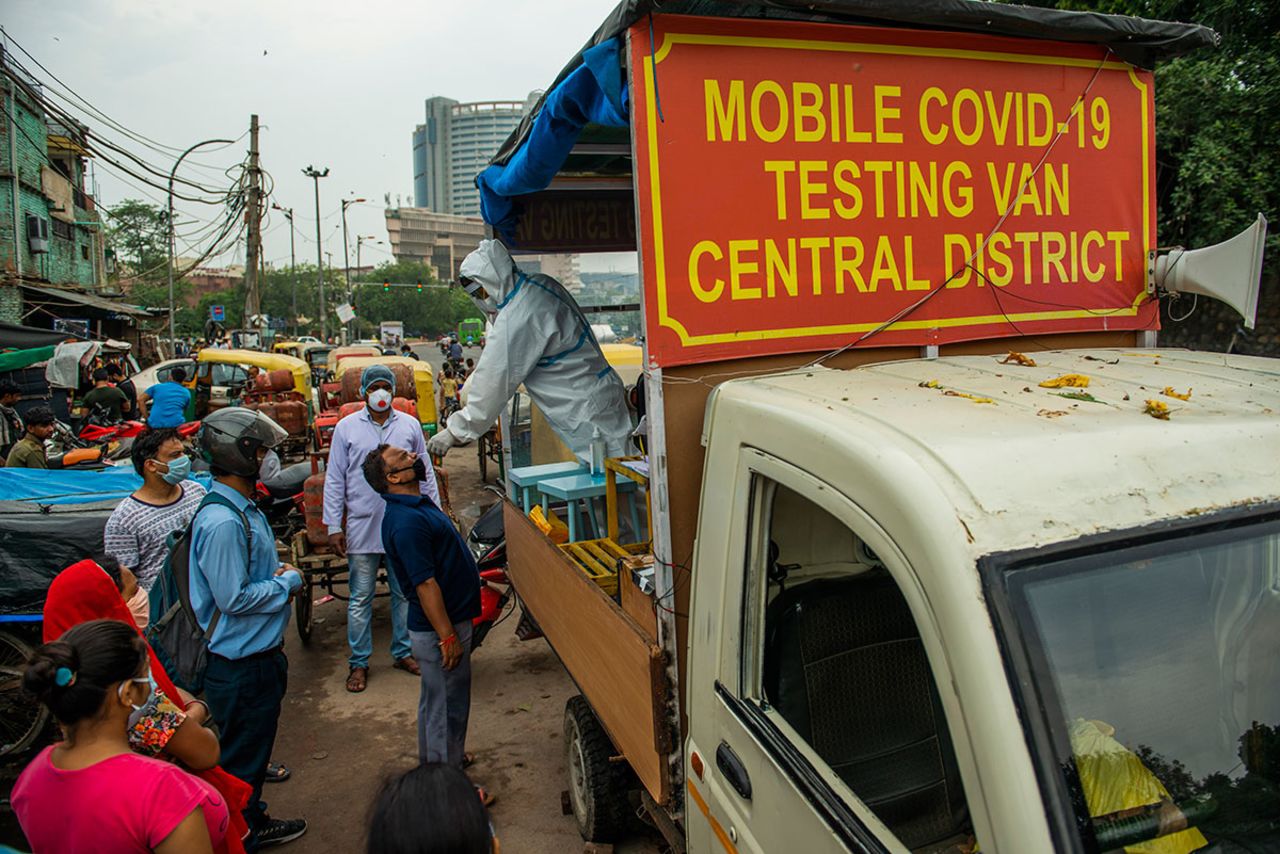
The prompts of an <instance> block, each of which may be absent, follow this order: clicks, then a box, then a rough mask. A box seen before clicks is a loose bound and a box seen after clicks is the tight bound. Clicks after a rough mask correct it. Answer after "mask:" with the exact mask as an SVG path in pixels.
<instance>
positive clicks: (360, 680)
mask: <svg viewBox="0 0 1280 854" xmlns="http://www.w3.org/2000/svg"><path fill="white" fill-rule="evenodd" d="M368 686H369V668H367V667H353V668H351V670H350V672H348V673H347V690H348V691H350V692H351V693H352V694H359V693H360V692H361V691H363V690H364V689H365V688H367V687H368Z"/></svg>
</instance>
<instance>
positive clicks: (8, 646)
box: [0, 632, 49, 757]
mask: <svg viewBox="0 0 1280 854" xmlns="http://www.w3.org/2000/svg"><path fill="white" fill-rule="evenodd" d="M30 657H31V647H29V646H27V645H26V644H25V643H23V642H22V641H21V640H19V639H18V638H16V637H14V636H13V635H11V634H9V633H8V632H0V757H4V756H13V755H16V754H19V753H22V752H23V751H24V750H26V749H27V748H29V747H31V745H33V744H35V743H36V739H38V738H39V737H40V733H42V732H44V729H45V727H46V726H48V724H49V710H48V709H47V708H45V707H44V705H42V704H41V703H38V702H36V700H35V698H34V697H32V696H31V695H30V694H28V693H27V692H26V691H24V690H23V688H22V671H23V669H24V665H26V663H27V660H28V659H29V658H30Z"/></svg>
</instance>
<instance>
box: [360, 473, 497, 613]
mask: <svg viewBox="0 0 1280 854" xmlns="http://www.w3.org/2000/svg"><path fill="white" fill-rule="evenodd" d="M382 497H383V498H384V499H386V502H387V512H386V514H385V515H384V516H383V517H382V546H383V548H384V549H386V552H387V558H388V563H390V564H391V571H392V572H394V573H395V574H396V580H397V581H399V582H400V589H401V590H402V591H404V595H405V598H406V599H408V600H409V631H411V632H430V631H435V629H433V628H432V626H431V621H430V620H428V619H427V615H426V613H424V612H423V610H422V603H421V602H419V601H418V594H417V587H418V585H419V584H421V583H422V582H424V581H427V580H429V579H432V578H434V579H435V580H436V584H438V585H439V586H440V593H441V595H442V596H443V597H444V608H445V610H446V611H447V612H448V613H449V619H450V620H451V621H452V622H454V623H461V622H463V621H464V620H474V619H475V618H476V617H478V616H480V570H479V569H477V568H476V562H475V559H474V558H472V557H471V552H470V551H469V550H468V549H467V544H466V543H465V542H463V540H462V535H461V534H459V533H458V530H457V528H455V527H453V522H452V521H451V520H450V519H449V517H448V516H446V515H445V514H444V512H443V511H442V510H441V509H440V508H439V507H437V506H436V504H435V502H434V501H432V500H431V499H430V498H428V497H427V496H425V495H393V494H391V493H384V494H383V496H382Z"/></svg>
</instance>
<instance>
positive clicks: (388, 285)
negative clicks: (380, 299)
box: [382, 282, 391, 294]
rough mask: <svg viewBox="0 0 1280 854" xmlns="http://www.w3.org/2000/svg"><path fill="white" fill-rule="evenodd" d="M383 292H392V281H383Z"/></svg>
mask: <svg viewBox="0 0 1280 854" xmlns="http://www.w3.org/2000/svg"><path fill="white" fill-rule="evenodd" d="M382 292H383V293H384V294H388V293H391V283H390V282H383V283H382Z"/></svg>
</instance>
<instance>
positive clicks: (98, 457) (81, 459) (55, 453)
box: [45, 421, 133, 469]
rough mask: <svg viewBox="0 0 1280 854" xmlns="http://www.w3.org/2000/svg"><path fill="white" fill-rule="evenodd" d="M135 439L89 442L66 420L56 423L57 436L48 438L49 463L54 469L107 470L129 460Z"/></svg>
mask: <svg viewBox="0 0 1280 854" xmlns="http://www.w3.org/2000/svg"><path fill="white" fill-rule="evenodd" d="M132 447H133V440H132V439H129V440H127V441H120V442H115V443H108V442H89V441H86V440H84V439H81V438H80V437H79V436H77V435H76V434H75V431H74V430H72V429H71V425H70V424H67V423H66V422H65V421H54V422H53V435H52V436H50V437H49V438H48V439H47V440H45V462H46V465H48V467H49V468H51V469H70V468H76V469H103V468H106V467H107V466H113V465H117V464H122V463H123V462H126V461H128V459H129V450H130V448H132Z"/></svg>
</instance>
